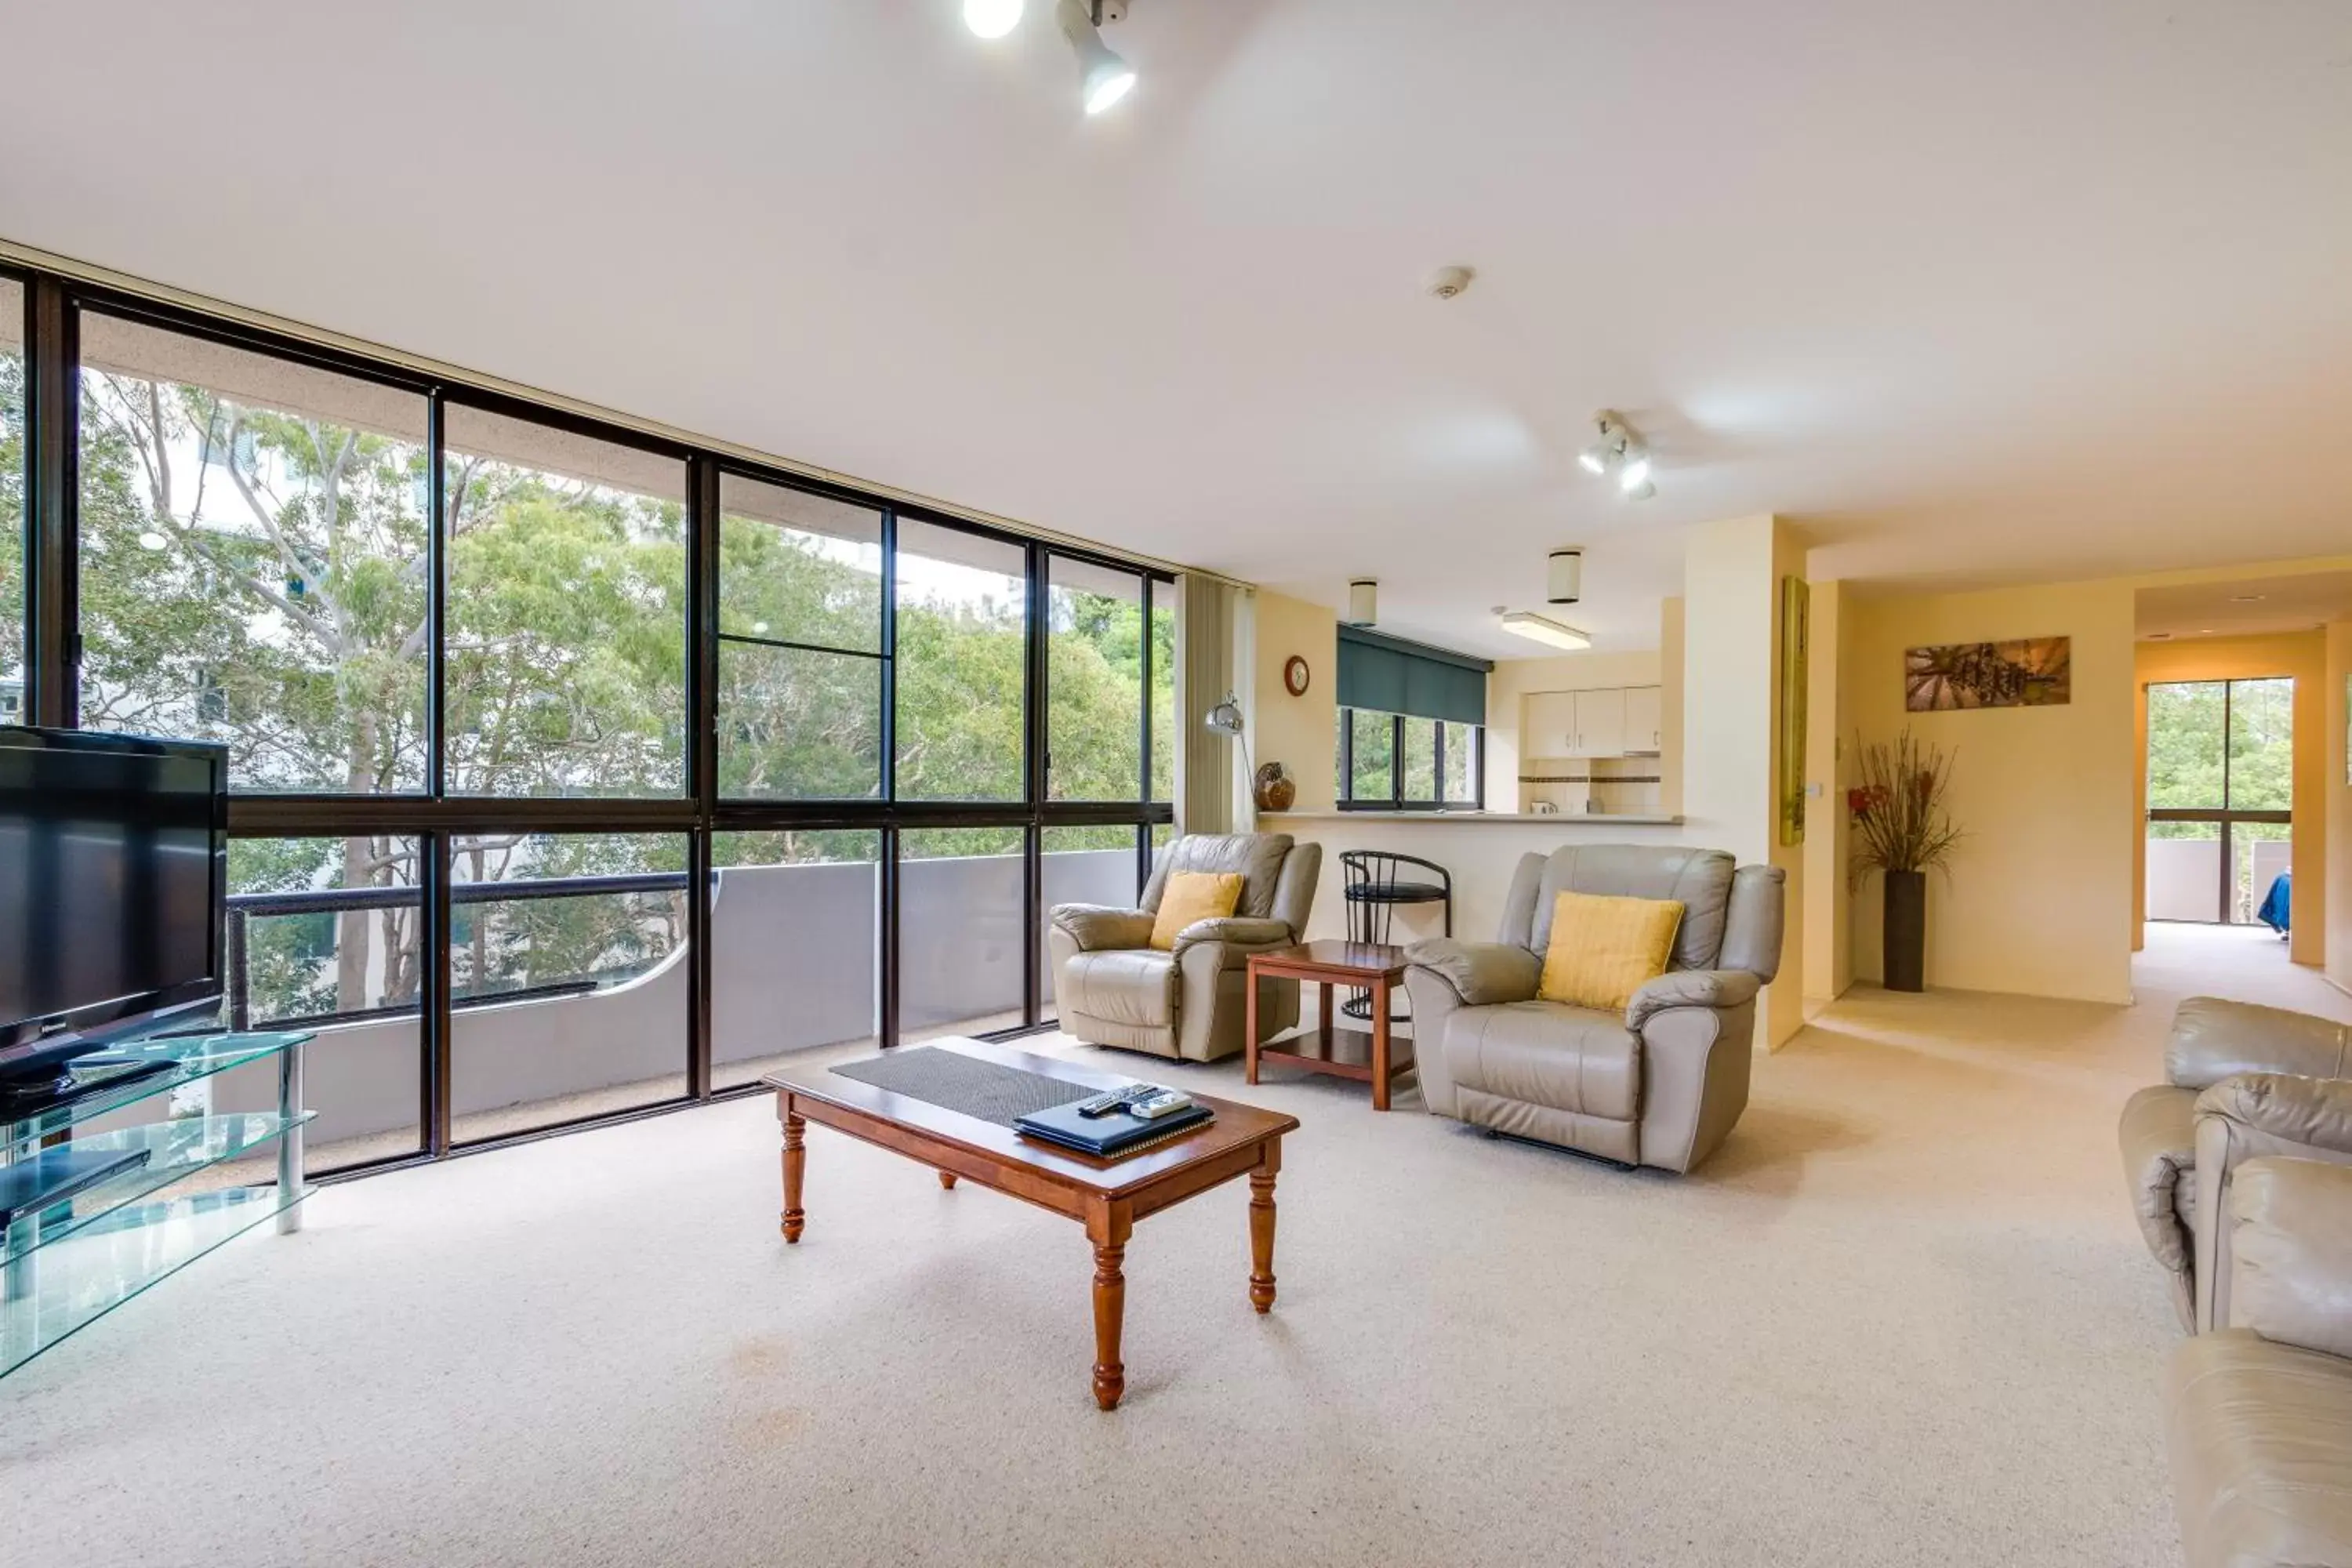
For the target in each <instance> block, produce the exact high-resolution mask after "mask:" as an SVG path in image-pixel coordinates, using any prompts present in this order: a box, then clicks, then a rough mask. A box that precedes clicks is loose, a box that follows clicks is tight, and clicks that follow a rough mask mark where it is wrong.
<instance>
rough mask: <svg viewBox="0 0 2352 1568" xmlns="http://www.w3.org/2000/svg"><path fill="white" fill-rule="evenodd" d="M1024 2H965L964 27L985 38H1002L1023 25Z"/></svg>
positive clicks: (1015, 0)
mask: <svg viewBox="0 0 2352 1568" xmlns="http://www.w3.org/2000/svg"><path fill="white" fill-rule="evenodd" d="M1022 4H1023V0H963V25H964V26H967V27H970V28H971V30H972V32H973V33H974V34H975V35H977V36H978V37H983V38H1001V37H1004V35H1005V34H1007V33H1009V32H1011V31H1013V28H1015V27H1017V26H1020V25H1021V11H1022Z"/></svg>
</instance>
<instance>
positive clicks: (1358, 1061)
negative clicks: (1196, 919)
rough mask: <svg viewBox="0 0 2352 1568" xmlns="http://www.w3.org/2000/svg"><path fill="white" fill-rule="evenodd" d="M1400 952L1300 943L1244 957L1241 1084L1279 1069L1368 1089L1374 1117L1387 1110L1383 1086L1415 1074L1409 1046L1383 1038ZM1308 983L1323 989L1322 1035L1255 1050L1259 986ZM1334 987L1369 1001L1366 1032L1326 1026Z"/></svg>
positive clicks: (1373, 945) (1366, 945)
mask: <svg viewBox="0 0 2352 1568" xmlns="http://www.w3.org/2000/svg"><path fill="white" fill-rule="evenodd" d="M1404 968H1405V964H1404V949H1402V948H1401V947H1392V946H1391V945H1389V944H1387V943H1385V942H1300V943H1299V944H1298V945H1297V946H1296V947H1279V948H1276V949H1274V950H1273V951H1271V952H1253V953H1251V954H1250V956H1249V976H1248V984H1247V986H1246V987H1245V988H1244V989H1245V990H1246V991H1247V993H1248V1004H1247V1006H1246V1009H1245V1011H1244V1018H1243V1031H1244V1033H1243V1038H1244V1040H1245V1041H1246V1042H1247V1044H1246V1045H1245V1046H1244V1058H1243V1063H1244V1069H1245V1071H1244V1076H1245V1077H1246V1079H1248V1081H1249V1082H1251V1083H1255V1082H1256V1081H1257V1069H1258V1064H1259V1063H1260V1062H1262V1061H1265V1062H1280V1063H1283V1064H1285V1065H1286V1066H1289V1067H1297V1068H1306V1069H1307V1071H1309V1072H1321V1073H1329V1074H1331V1075H1332V1076H1333V1077H1334V1078H1349V1079H1356V1080H1357V1081H1358V1082H1360V1083H1369V1084H1370V1085H1371V1086H1372V1109H1373V1110H1387V1109H1388V1108H1389V1086H1390V1085H1391V1084H1392V1083H1393V1082H1395V1080H1396V1079H1400V1078H1402V1077H1404V1076H1405V1075H1407V1074H1408V1073H1411V1072H1412V1070H1413V1061H1412V1041H1411V1040H1396V1041H1393V1042H1392V1041H1391V1040H1390V1038H1389V992H1390V991H1391V989H1392V988H1393V987H1395V986H1397V985H1399V984H1402V983H1403V980H1404ZM1261 979H1265V980H1313V981H1318V982H1320V983H1321V984H1322V986H1323V1008H1322V1013H1323V1016H1322V1022H1321V1027H1319V1028H1318V1029H1317V1031H1316V1032H1315V1033H1314V1034H1311V1035H1297V1036H1293V1037H1289V1038H1287V1039H1282V1040H1276V1041H1271V1042H1269V1043H1267V1044H1265V1045H1263V1046H1261V1045H1259V1044H1258V1041H1257V983H1258V982H1259V981H1260V980H1261ZM1339 986H1348V987H1350V988H1353V989H1360V990H1365V991H1369V992H1370V993H1371V994H1372V995H1371V1002H1372V1013H1371V1028H1370V1029H1369V1030H1365V1029H1343V1028H1335V1027H1334V1026H1332V1021H1331V1014H1332V1004H1331V997H1332V994H1333V991H1334V989H1335V988H1336V987H1339Z"/></svg>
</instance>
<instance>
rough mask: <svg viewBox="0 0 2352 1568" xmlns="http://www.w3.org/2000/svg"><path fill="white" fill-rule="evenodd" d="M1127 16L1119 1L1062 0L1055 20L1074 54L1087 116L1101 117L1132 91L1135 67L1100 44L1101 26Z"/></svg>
mask: <svg viewBox="0 0 2352 1568" xmlns="http://www.w3.org/2000/svg"><path fill="white" fill-rule="evenodd" d="M1126 15H1127V6H1126V5H1125V4H1123V3H1118V0H1114V3H1111V4H1106V3H1105V0H1092V3H1091V4H1089V3H1088V0H1061V4H1060V6H1059V7H1058V9H1057V10H1056V11H1055V19H1056V20H1058V21H1059V22H1060V23H1061V25H1062V34H1063V36H1064V37H1066V38H1068V39H1069V40H1070V47H1071V48H1072V49H1074V50H1076V52H1077V57H1078V79H1079V102H1081V103H1082V104H1084V105H1085V106H1086V110H1087V113H1088V114H1089V115H1094V114H1100V113H1101V112H1102V111H1103V110H1106V109H1108V108H1109V107H1110V106H1111V105H1113V104H1115V103H1117V102H1118V101H1119V100H1121V99H1123V98H1125V97H1126V96H1127V95H1128V94H1129V93H1130V92H1132V91H1134V90H1135V68H1134V67H1133V66H1130V65H1129V64H1128V63H1127V62H1126V61H1125V60H1123V59H1121V58H1119V56H1118V51H1116V50H1114V49H1113V48H1112V47H1110V46H1109V45H1108V44H1106V43H1104V42H1103V37H1102V24H1103V23H1104V22H1106V21H1112V22H1116V21H1118V19H1119V18H1120V17H1122V16H1126Z"/></svg>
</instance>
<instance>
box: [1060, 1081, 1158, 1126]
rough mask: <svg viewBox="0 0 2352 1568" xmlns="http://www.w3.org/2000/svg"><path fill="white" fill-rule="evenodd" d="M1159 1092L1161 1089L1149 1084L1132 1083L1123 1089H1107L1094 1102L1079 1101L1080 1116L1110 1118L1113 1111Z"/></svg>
mask: <svg viewBox="0 0 2352 1568" xmlns="http://www.w3.org/2000/svg"><path fill="white" fill-rule="evenodd" d="M1159 1092H1160V1090H1159V1089H1155V1088H1154V1087H1152V1086H1151V1085H1150V1084H1148V1083H1130V1084H1128V1085H1126V1086H1124V1087H1123V1088H1119V1089H1107V1090H1105V1091H1104V1092H1103V1093H1101V1094H1098V1095H1096V1096H1095V1097H1094V1098H1093V1099H1092V1100H1080V1101H1078V1114H1079V1115H1080V1116H1084V1117H1088V1118H1093V1117H1097V1116H1108V1115H1109V1114H1110V1113H1111V1112H1112V1111H1114V1110H1121V1109H1123V1108H1124V1107H1125V1106H1126V1105H1127V1103H1128V1102H1129V1100H1139V1099H1142V1098H1144V1097H1146V1096H1149V1095H1155V1094H1158V1093H1159Z"/></svg>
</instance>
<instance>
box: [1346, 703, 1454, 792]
mask: <svg viewBox="0 0 2352 1568" xmlns="http://www.w3.org/2000/svg"><path fill="white" fill-rule="evenodd" d="M1373 711H1374V710H1370V709H1358V708H1341V709H1339V710H1338V712H1339V778H1338V780H1337V781H1336V783H1335V785H1334V791H1333V798H1334V800H1335V801H1336V802H1337V804H1338V805H1339V809H1340V810H1341V811H1426V812H1446V811H1484V810H1486V725H1484V724H1469V725H1467V726H1466V728H1467V729H1468V730H1469V731H1470V747H1471V751H1470V794H1471V798H1470V799H1468V800H1466V801H1463V800H1447V799H1445V798H1444V795H1445V727H1446V726H1447V725H1448V724H1462V723H1463V722H1464V721H1462V720H1459V719H1451V720H1449V719H1421V718H1413V717H1410V716H1408V715H1406V714H1402V713H1389V714H1377V713H1375V715H1374V716H1375V717H1384V718H1386V719H1387V720H1388V721H1390V723H1391V726H1392V728H1391V730H1390V732H1389V793H1388V794H1387V795H1357V794H1356V793H1355V780H1356V722H1355V721H1356V715H1357V714H1358V713H1365V712H1373ZM1407 724H1427V725H1429V726H1431V727H1432V729H1433V731H1435V733H1434V736H1433V746H1432V758H1433V773H1432V780H1431V782H1432V783H1433V784H1434V785H1435V786H1436V790H1437V795H1438V798H1437V799H1435V800H1419V799H1413V798H1410V797H1408V796H1407V795H1405V793H1404V785H1405V777H1404V773H1405V769H1404V756H1405V751H1404V735H1405V726H1406V725H1407Z"/></svg>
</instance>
